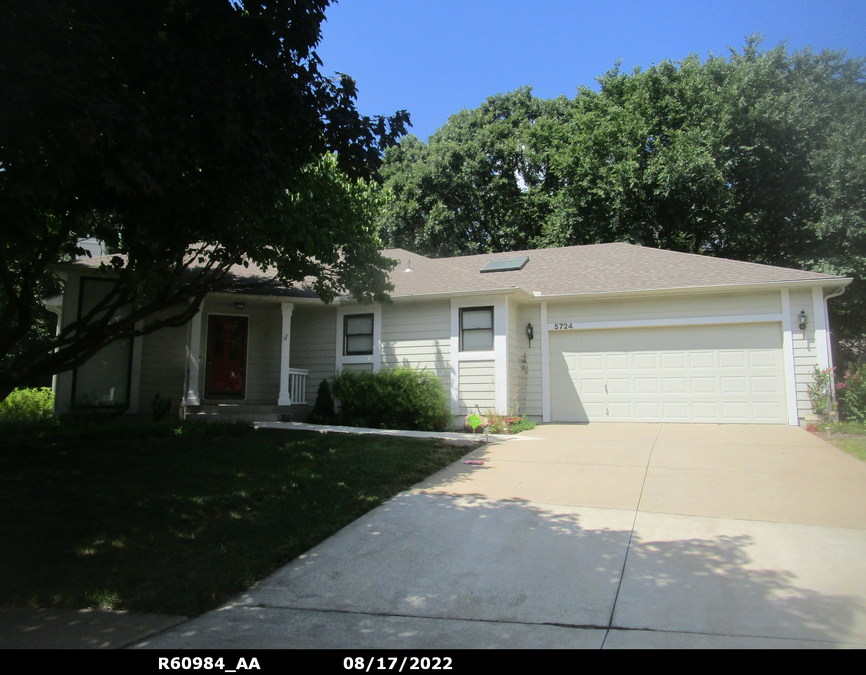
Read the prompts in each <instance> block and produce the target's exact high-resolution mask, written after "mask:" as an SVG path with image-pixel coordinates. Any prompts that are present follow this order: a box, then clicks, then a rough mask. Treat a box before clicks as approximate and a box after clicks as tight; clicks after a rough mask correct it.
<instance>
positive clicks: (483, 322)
mask: <svg viewBox="0 0 866 675" xmlns="http://www.w3.org/2000/svg"><path fill="white" fill-rule="evenodd" d="M460 351H461V352H486V351H493V307H464V308H463V309H461V310H460Z"/></svg>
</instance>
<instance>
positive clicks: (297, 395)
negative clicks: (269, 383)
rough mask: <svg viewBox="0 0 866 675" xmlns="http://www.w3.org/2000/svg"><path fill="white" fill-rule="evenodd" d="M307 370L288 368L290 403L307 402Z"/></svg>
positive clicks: (308, 372)
mask: <svg viewBox="0 0 866 675" xmlns="http://www.w3.org/2000/svg"><path fill="white" fill-rule="evenodd" d="M309 374H310V371H309V370H301V369H300V368H289V398H290V399H291V401H292V402H291V405H295V404H297V403H306V402H307V375H309Z"/></svg>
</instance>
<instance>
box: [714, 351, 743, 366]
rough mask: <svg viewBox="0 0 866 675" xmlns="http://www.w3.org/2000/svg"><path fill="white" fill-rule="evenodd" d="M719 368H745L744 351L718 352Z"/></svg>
mask: <svg viewBox="0 0 866 675" xmlns="http://www.w3.org/2000/svg"><path fill="white" fill-rule="evenodd" d="M719 367H720V368H745V367H746V353H745V352H737V351H723V352H719Z"/></svg>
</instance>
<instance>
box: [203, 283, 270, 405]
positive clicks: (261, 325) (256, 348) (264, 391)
mask: <svg viewBox="0 0 866 675" xmlns="http://www.w3.org/2000/svg"><path fill="white" fill-rule="evenodd" d="M243 302H245V304H246V306H245V307H244V309H236V308H235V304H234V303H235V301H234V300H228V299H222V298H208V299H207V300H205V303H204V306H203V308H202V311H203V312H204V316H203V317H202V326H201V339H202V344H201V355H202V365H201V369H200V376H201V378H202V381H201V388H200V391H201V393H202V396H203V397H205V398H206V397H207V359H208V354H207V348H208V323H209V321H208V317H210V316H245V317H247V318H248V324H247V331H248V333H247V361H246V373H245V380H246V382H245V385H244V399H243V400H244V402H246V403H251V404H262V405H276V403H277V400H278V399H279V397H280V334H281V333H282V321H283V319H282V311H281V309H280V303H278V302H273V301H270V302H258V301H255V300H253V301H251V300H249V299H246V298H244V300H243Z"/></svg>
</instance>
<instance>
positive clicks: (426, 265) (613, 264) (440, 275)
mask: <svg viewBox="0 0 866 675" xmlns="http://www.w3.org/2000/svg"><path fill="white" fill-rule="evenodd" d="M384 253H385V255H387V256H388V257H391V258H399V259H400V260H401V263H400V265H399V266H398V267H397V269H396V270H395V271H394V272H393V273H392V274H391V281H392V283H394V293H393V294H392V295H394V296H395V297H399V296H407V295H409V296H411V295H424V294H430V293H454V292H459V291H473V290H476V291H484V290H494V289H507V288H520V289H523V290H525V291H527V292H528V293H536V294H540V295H583V294H593V293H616V292H622V293H625V292H641V291H661V290H665V289H680V288H709V287H714V286H739V285H744V284H765V283H779V282H809V281H815V282H818V283H821V282H825V283H827V282H830V283H832V282H838V283H840V284H844V283H847V280H846V279H845V278H844V277H834V276H831V275H828V274H819V273H816V272H806V271H803V270H796V269H790V268H786V267H774V266H771V265H759V264H757V263H748V262H740V261H737V260H726V259H723V258H712V257H710V256H702V255H694V254H690V253H678V252H675V251H664V250H661V249H656V248H648V247H645V246H635V245H632V244H624V243H614V244H594V245H591V246H567V247H563V248H545V249H535V250H529V251H512V252H509V253H491V254H482V255H471V256H461V257H459V258H440V259H433V260H431V259H428V258H422V257H421V256H418V255H416V254H413V253H409V252H408V251H403V250H401V249H392V250H388V251H385V252H384ZM521 256H528V257H529V262H528V263H527V264H526V266H525V267H524V268H523V269H521V270H515V271H508V272H492V273H486V274H482V273H481V271H480V270H481V268H482V267H484V265H485V264H487V262H488V261H490V260H498V259H502V258H519V257H521ZM407 260H411V264H412V269H413V270H414V271H413V272H405V271H404V270H405V269H406V261H407Z"/></svg>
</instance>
